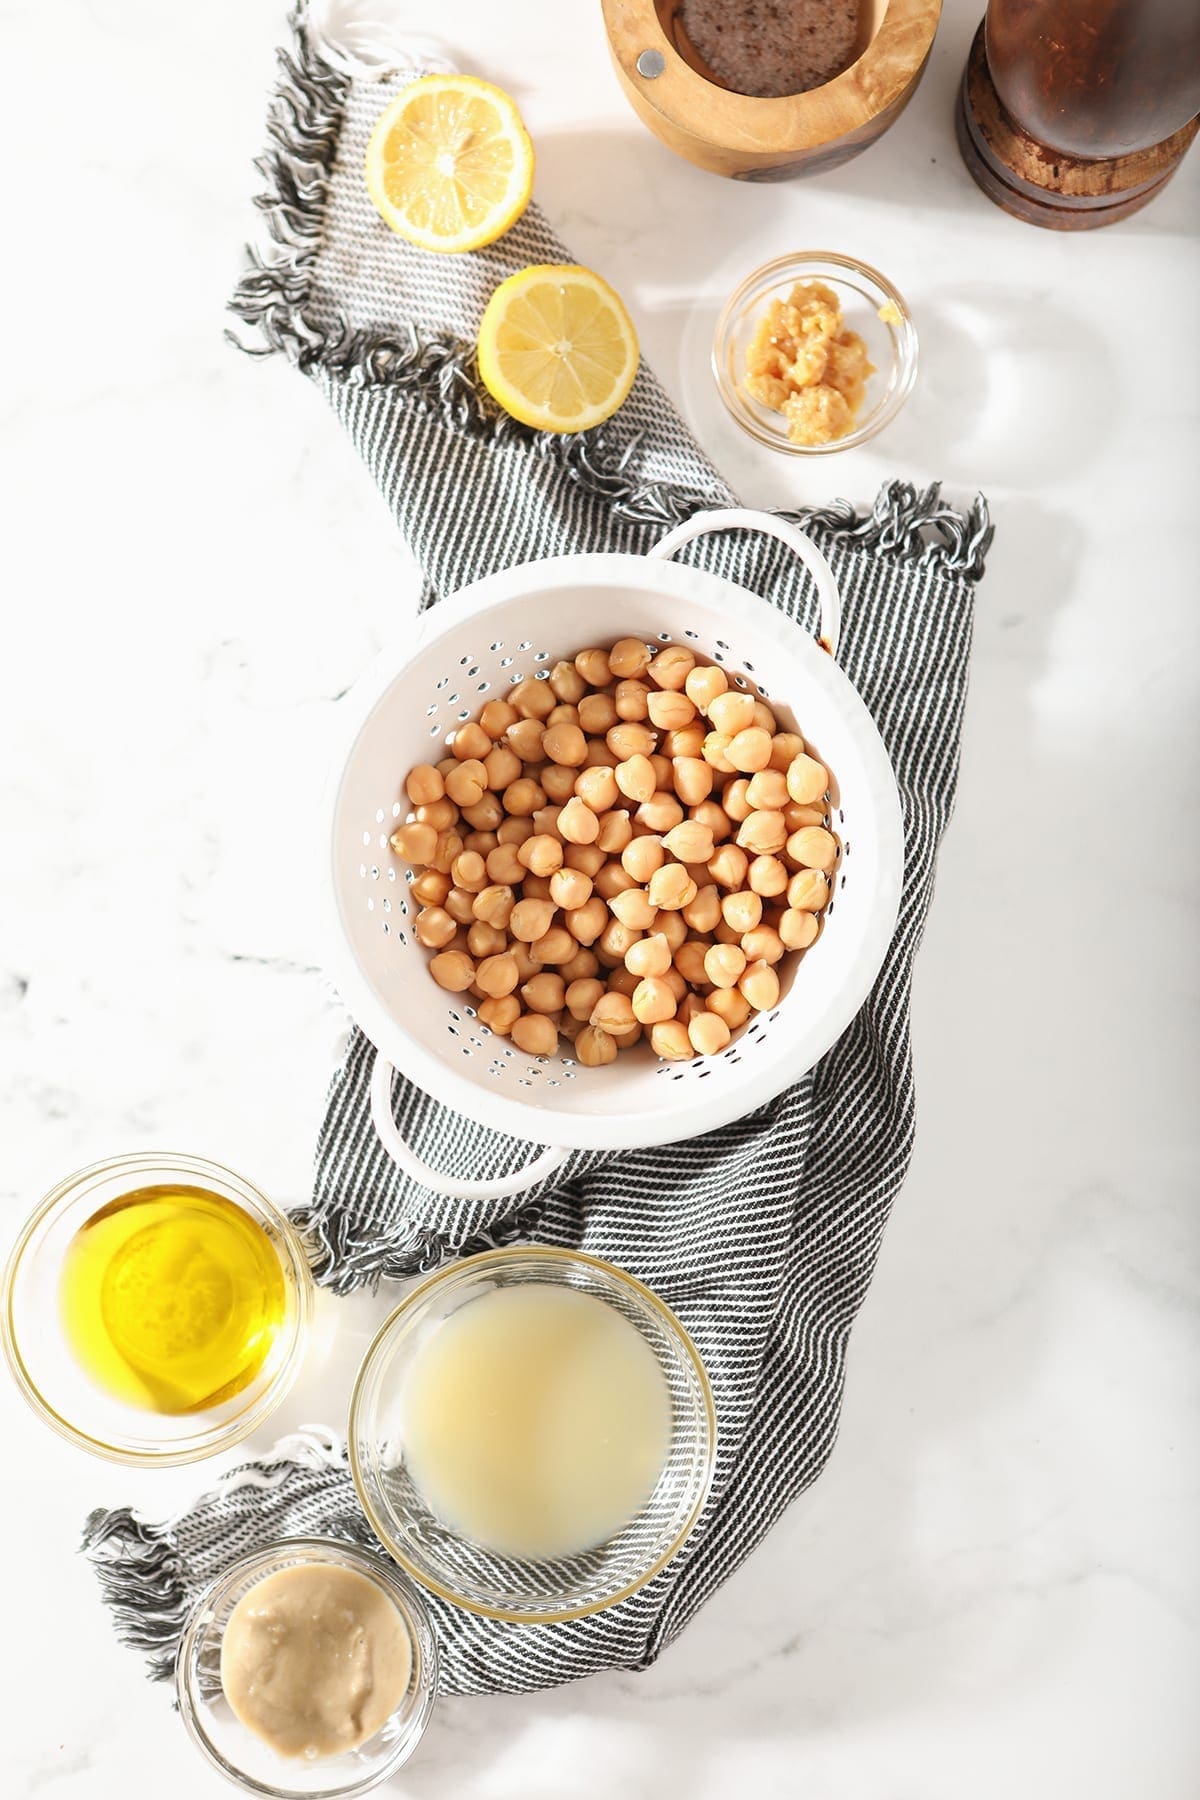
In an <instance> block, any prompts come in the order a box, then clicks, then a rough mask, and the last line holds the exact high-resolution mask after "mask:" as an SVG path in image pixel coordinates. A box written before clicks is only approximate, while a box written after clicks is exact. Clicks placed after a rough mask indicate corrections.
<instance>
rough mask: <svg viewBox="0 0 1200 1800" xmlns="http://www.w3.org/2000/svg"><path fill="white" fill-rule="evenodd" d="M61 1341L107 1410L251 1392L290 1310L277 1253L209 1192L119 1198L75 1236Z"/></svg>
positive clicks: (147, 1191)
mask: <svg viewBox="0 0 1200 1800" xmlns="http://www.w3.org/2000/svg"><path fill="white" fill-rule="evenodd" d="M59 1297H60V1305H61V1310H62V1317H63V1325H64V1329H65V1331H66V1334H67V1340H68V1342H69V1344H70V1346H71V1348H72V1350H73V1352H74V1354H75V1356H76V1358H77V1360H78V1361H79V1363H80V1364H81V1366H82V1367H83V1368H84V1370H85V1371H86V1372H87V1374H88V1375H89V1376H90V1377H91V1378H92V1380H93V1381H95V1382H96V1383H97V1385H98V1386H100V1387H102V1388H104V1389H105V1390H106V1391H107V1392H108V1393H110V1394H111V1395H112V1396H113V1397H114V1398H115V1399H118V1400H123V1401H125V1402H126V1404H128V1405H132V1406H139V1407H143V1408H147V1409H149V1410H151V1411H153V1412H160V1413H188V1412H199V1411H203V1410H204V1409H205V1408H206V1407H210V1406H214V1405H217V1404H218V1403H219V1402H220V1401H222V1400H228V1399H231V1398H232V1397H233V1396H234V1395H236V1394H239V1393H241V1392H242V1390H243V1389H244V1388H246V1387H248V1386H249V1384H250V1383H251V1382H252V1381H253V1380H254V1379H255V1377H256V1376H257V1375H258V1373H259V1372H260V1370H261V1369H262V1367H263V1364H264V1363H265V1362H266V1360H267V1357H268V1355H269V1354H270V1351H271V1348H272V1345H273V1344H274V1342H275V1338H276V1336H277V1334H278V1331H279V1328H280V1326H281V1325H282V1324H283V1322H284V1319H285V1317H286V1313H287V1307H288V1294H287V1287H286V1283H285V1281H284V1276H283V1270H282V1268H281V1266H280V1261H279V1257H278V1255H277V1253H276V1250H275V1247H274V1245H273V1244H272V1242H271V1240H270V1238H269V1237H268V1235H267V1233H266V1231H265V1230H264V1229H263V1227H262V1226H261V1225H260V1224H259V1223H258V1222H257V1221H256V1220H255V1219H253V1218H251V1217H250V1215H249V1214H248V1213H246V1212H244V1211H243V1210H242V1208H241V1207H240V1206H238V1205H237V1204H236V1203H235V1202H234V1201H232V1200H228V1199H226V1198H225V1197H224V1196H223V1195H221V1194H214V1193H211V1192H209V1190H208V1189H206V1188H191V1187H149V1188H139V1189H137V1190H136V1191H135V1192H133V1193H129V1194H123V1195H121V1196H120V1198H119V1199H116V1200H113V1201H110V1202H109V1204H108V1205H107V1206H104V1207H102V1208H101V1209H100V1211H99V1212H97V1213H95V1214H93V1216H92V1217H91V1218H90V1219H89V1220H88V1221H87V1223H86V1224H85V1225H82V1226H81V1227H80V1229H79V1230H78V1231H77V1232H76V1234H75V1236H74V1238H73V1239H72V1240H71V1243H70V1245H69V1247H68V1249H67V1254H66V1257H65V1259H64V1262H63V1270H62V1279H61V1285H60V1290H59Z"/></svg>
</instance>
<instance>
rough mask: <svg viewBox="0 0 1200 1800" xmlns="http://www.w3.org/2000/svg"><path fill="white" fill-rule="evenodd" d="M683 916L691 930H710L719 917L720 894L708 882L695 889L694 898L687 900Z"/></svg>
mask: <svg viewBox="0 0 1200 1800" xmlns="http://www.w3.org/2000/svg"><path fill="white" fill-rule="evenodd" d="M683 916H684V919H685V921H686V922H687V924H688V925H690V926H691V928H692V930H693V931H700V932H704V931H711V930H712V928H713V926H714V925H715V924H716V922H717V920H718V919H719V918H720V917H721V896H720V893H719V892H718V890H717V888H716V887H715V886H713V884H712V883H711V882H710V883H709V884H708V885H707V886H705V887H701V888H698V889H697V890H696V898H695V899H694V900H691V901H689V902H688V904H687V905H686V906H685V907H684V909H683Z"/></svg>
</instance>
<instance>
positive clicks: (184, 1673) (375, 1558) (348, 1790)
mask: <svg viewBox="0 0 1200 1800" xmlns="http://www.w3.org/2000/svg"><path fill="white" fill-rule="evenodd" d="M303 1551H309V1552H311V1551H317V1552H325V1553H327V1554H326V1556H325V1557H322V1556H321V1555H320V1554H318V1555H317V1556H315V1557H313V1558H312V1560H313V1561H314V1562H320V1561H322V1560H328V1561H331V1562H333V1563H335V1564H338V1565H340V1566H342V1567H351V1568H355V1569H357V1571H358V1572H359V1573H360V1574H363V1575H365V1576H366V1577H367V1578H368V1579H369V1580H372V1581H376V1582H378V1584H379V1585H380V1586H381V1587H382V1588H384V1589H385V1591H389V1598H390V1599H392V1600H393V1601H394V1602H395V1601H396V1599H397V1595H398V1596H399V1601H400V1602H402V1603H403V1606H408V1607H411V1608H412V1610H413V1612H414V1613H415V1614H416V1621H417V1625H418V1626H419V1627H420V1629H421V1630H423V1631H424V1633H425V1636H426V1638H427V1639H428V1651H426V1649H425V1647H424V1646H423V1645H420V1644H417V1643H416V1642H415V1640H416V1638H417V1636H418V1633H417V1632H416V1631H414V1630H413V1628H412V1622H411V1621H410V1620H409V1619H407V1618H406V1619H405V1624H406V1625H407V1626H408V1627H409V1635H410V1637H411V1638H413V1639H414V1650H413V1659H414V1664H415V1666H416V1667H417V1668H418V1670H419V1672H420V1679H419V1681H418V1686H417V1696H418V1698H417V1704H416V1706H415V1708H414V1712H413V1717H414V1719H415V1720H416V1734H415V1736H414V1737H411V1738H407V1739H405V1740H404V1741H403V1742H402V1743H400V1744H398V1745H397V1746H396V1750H397V1755H396V1756H395V1757H394V1758H393V1757H389V1758H387V1759H385V1761H384V1762H383V1763H382V1764H381V1765H380V1767H379V1769H378V1770H375V1771H372V1772H371V1773H370V1774H369V1775H367V1776H365V1777H364V1778H363V1779H362V1780H360V1781H357V1782H355V1783H353V1785H351V1786H348V1787H335V1788H327V1789H323V1790H320V1789H312V1790H309V1791H307V1792H305V1791H304V1790H301V1789H298V1788H284V1787H275V1786H273V1785H271V1784H269V1783H267V1782H266V1781H260V1780H258V1779H257V1778H256V1777H255V1776H253V1775H247V1774H245V1773H244V1772H243V1771H242V1770H241V1769H239V1768H237V1767H236V1766H235V1765H234V1764H232V1763H230V1762H229V1760H228V1758H226V1757H225V1756H223V1755H222V1753H221V1751H220V1750H219V1749H218V1747H217V1745H216V1744H215V1743H213V1741H212V1739H211V1738H210V1736H209V1734H208V1732H207V1730H206V1729H205V1726H204V1723H203V1720H202V1718H201V1715H200V1707H199V1704H198V1702H197V1698H196V1695H195V1692H194V1689H193V1685H192V1670H191V1662H192V1651H193V1649H194V1646H195V1644H196V1641H197V1637H198V1634H199V1631H200V1626H201V1623H202V1620H203V1615H204V1612H205V1609H206V1608H207V1607H209V1606H210V1605H211V1604H212V1602H213V1600H214V1598H215V1597H216V1596H217V1595H218V1594H219V1593H220V1591H221V1590H222V1588H224V1587H225V1586H226V1585H227V1584H230V1583H233V1582H236V1581H238V1580H240V1579H241V1577H242V1575H243V1573H245V1572H246V1571H248V1570H249V1569H250V1568H252V1567H253V1566H254V1564H256V1563H258V1562H264V1561H265V1562H270V1561H271V1560H274V1559H279V1558H281V1557H285V1556H294V1555H295V1553H296V1552H303ZM299 1560H302V1561H303V1560H305V1559H304V1558H303V1557H301V1558H300V1559H299ZM270 1573H272V1571H271V1570H270V1569H264V1570H263V1572H262V1576H261V1579H263V1580H265V1579H266V1578H267V1576H268V1575H269V1574H270ZM398 1609H399V1610H403V1607H402V1606H401V1607H399V1608H398ZM438 1661H439V1659H438V1643H437V1635H436V1633H435V1632H434V1629H433V1625H432V1622H431V1620H430V1618H429V1615H428V1613H427V1612H426V1610H425V1606H424V1603H423V1601H422V1599H421V1596H420V1593H419V1592H417V1593H413V1592H412V1591H411V1589H410V1585H408V1584H405V1583H404V1582H403V1578H402V1576H401V1575H400V1573H399V1572H398V1571H397V1570H395V1569H392V1568H389V1566H388V1558H387V1557H386V1556H381V1555H379V1554H378V1553H377V1552H376V1551H374V1550H371V1549H370V1548H369V1547H368V1546H367V1545H366V1544H355V1543H352V1542H351V1541H350V1539H348V1538H337V1537H324V1536H322V1535H321V1534H320V1533H318V1532H312V1533H303V1534H300V1535H298V1536H296V1537H285V1538H272V1539H271V1540H270V1541H269V1542H268V1543H265V1544H262V1545H260V1546H259V1548H258V1549H257V1550H247V1551H245V1552H244V1553H243V1554H242V1555H241V1556H239V1557H237V1558H236V1559H235V1560H234V1561H233V1562H231V1563H230V1564H229V1565H228V1567H226V1568H224V1569H222V1570H221V1571H220V1573H219V1574H217V1575H214V1576H213V1578H212V1580H211V1581H208V1582H206V1583H205V1585H204V1587H203V1588H202V1589H201V1591H200V1592H199V1594H197V1596H196V1598H195V1600H194V1601H193V1602H192V1605H191V1607H190V1609H189V1611H188V1615H187V1618H186V1620H185V1621H184V1626H183V1630H182V1631H181V1632H180V1634H179V1645H178V1648H177V1649H176V1652H175V1674H174V1686H175V1697H176V1700H177V1702H178V1705H179V1716H180V1719H181V1720H182V1721H183V1725H184V1729H185V1730H186V1732H187V1734H188V1737H189V1738H190V1739H191V1741H192V1743H193V1744H195V1745H196V1747H197V1748H198V1749H199V1750H200V1751H201V1753H202V1754H203V1755H204V1757H205V1758H206V1759H207V1761H208V1763H209V1764H210V1766H211V1767H212V1768H214V1769H216V1770H217V1771H218V1772H219V1773H220V1774H222V1775H223V1776H224V1777H225V1779H226V1780H227V1781H231V1782H233V1783H234V1785H235V1786H237V1787H240V1788H241V1789H242V1790H243V1791H244V1792H246V1793H250V1794H257V1795H260V1796H264V1797H265V1800H355V1797H356V1796H357V1795H359V1794H365V1793H368V1792H369V1791H370V1790H371V1789H372V1788H374V1787H377V1786H378V1785H379V1784H380V1782H383V1781H386V1780H388V1778H389V1777H390V1776H392V1775H394V1774H395V1773H396V1771H397V1770H398V1769H399V1768H401V1767H403V1765H404V1764H405V1763H406V1762H407V1761H408V1760H409V1758H410V1757H411V1755H412V1754H413V1751H414V1750H415V1749H416V1747H417V1745H418V1744H419V1743H420V1741H421V1738H422V1737H423V1736H424V1735H425V1728H426V1726H427V1725H428V1724H429V1720H430V1716H431V1715H432V1713H433V1709H434V1707H435V1705H436V1704H437V1695H438ZM268 1748H269V1746H268ZM401 1752H402V1754H400V1753H401Z"/></svg>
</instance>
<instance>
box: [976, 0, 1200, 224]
mask: <svg viewBox="0 0 1200 1800" xmlns="http://www.w3.org/2000/svg"><path fill="white" fill-rule="evenodd" d="M1198 112H1200V0H988V9H987V16H986V18H985V19H984V20H983V22H982V24H981V25H980V27H979V30H978V31H977V32H976V34H975V41H974V43H973V44H972V46H971V54H970V56H969V57H968V59H967V66H966V70H965V72H964V74H963V81H962V87H961V89H960V91H959V99H958V111H957V119H956V124H957V131H958V146H959V149H960V150H961V152H962V156H963V161H964V162H965V163H966V165H967V168H968V169H969V170H970V172H971V174H972V175H973V176H974V177H975V180H976V181H977V182H978V183H979V186H980V187H981V188H982V189H983V191H984V193H985V194H986V195H987V196H988V198H989V199H990V200H994V201H995V202H996V204H997V206H1002V207H1003V208H1004V210H1005V211H1006V212H1010V213H1013V214H1015V215H1016V217H1017V218H1019V219H1026V220H1028V221H1029V222H1030V224H1033V225H1048V226H1049V227H1051V229H1052V230H1055V231H1089V230H1091V229H1092V227H1093V226H1097V225H1108V224H1110V223H1111V222H1112V221H1113V220H1114V219H1123V218H1125V217H1126V216H1127V215H1128V214H1129V213H1132V212H1136V211H1137V210H1138V208H1139V207H1142V206H1145V204H1146V202H1147V201H1148V200H1152V199H1153V198H1154V196H1155V194H1157V193H1158V191H1159V189H1160V188H1162V187H1165V185H1166V183H1167V182H1168V181H1169V180H1170V179H1171V176H1172V175H1173V174H1174V173H1175V170H1176V169H1177V168H1178V166H1179V164H1180V162H1181V161H1182V160H1183V156H1184V153H1185V151H1186V150H1187V147H1188V145H1189V144H1190V143H1191V141H1192V139H1193V138H1194V137H1195V135H1196V132H1197V130H1198V129H1200V118H1198V117H1197V116H1196V115H1197V113H1198Z"/></svg>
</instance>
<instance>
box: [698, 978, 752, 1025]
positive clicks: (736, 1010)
mask: <svg viewBox="0 0 1200 1800" xmlns="http://www.w3.org/2000/svg"><path fill="white" fill-rule="evenodd" d="M704 1005H705V1008H706V1009H707V1011H708V1012H713V1013H716V1015H717V1017H718V1018H719V1019H724V1021H725V1023H726V1024H727V1025H728V1027H729V1029H730V1031H736V1030H737V1029H738V1027H739V1026H741V1025H744V1024H745V1023H746V1020H747V1019H748V1018H749V1017H750V1002H749V1001H748V1000H747V998H746V996H745V995H744V994H742V993H739V992H738V990H737V988H714V989H713V991H712V993H711V994H709V995H708V997H707V999H706V1000H705V1002H704Z"/></svg>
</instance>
